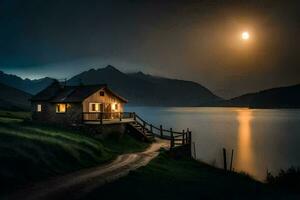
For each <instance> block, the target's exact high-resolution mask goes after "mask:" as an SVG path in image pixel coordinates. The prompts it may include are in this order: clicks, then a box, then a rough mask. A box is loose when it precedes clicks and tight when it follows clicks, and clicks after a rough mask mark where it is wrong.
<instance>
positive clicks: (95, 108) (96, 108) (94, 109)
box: [89, 103, 102, 112]
mask: <svg viewBox="0 0 300 200" xmlns="http://www.w3.org/2000/svg"><path fill="white" fill-rule="evenodd" d="M101 106H102V104H100V103H90V104H89V111H90V112H99V111H100V110H101Z"/></svg>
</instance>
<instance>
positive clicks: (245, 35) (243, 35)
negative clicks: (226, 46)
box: [242, 32, 250, 40]
mask: <svg viewBox="0 0 300 200" xmlns="http://www.w3.org/2000/svg"><path fill="white" fill-rule="evenodd" d="M249 37H250V35H249V33H248V32H243V33H242V39H243V40H249Z"/></svg>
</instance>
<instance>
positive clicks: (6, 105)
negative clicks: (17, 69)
mask: <svg viewBox="0 0 300 200" xmlns="http://www.w3.org/2000/svg"><path fill="white" fill-rule="evenodd" d="M0 91H1V92H0V109H2V110H29V109H30V102H29V99H30V98H31V95H30V94H28V93H26V92H23V91H21V90H19V89H16V88H13V87H10V86H8V85H5V84H2V83H0Z"/></svg>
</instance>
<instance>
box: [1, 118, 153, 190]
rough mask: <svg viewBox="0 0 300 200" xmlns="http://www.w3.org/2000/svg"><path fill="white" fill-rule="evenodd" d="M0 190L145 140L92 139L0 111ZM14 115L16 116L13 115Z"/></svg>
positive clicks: (137, 147) (139, 146)
mask: <svg viewBox="0 0 300 200" xmlns="http://www.w3.org/2000/svg"><path fill="white" fill-rule="evenodd" d="M0 113H1V116H2V117H0V192H1V193H3V192H4V191H6V192H7V191H13V190H14V189H16V187H20V186H22V185H24V184H28V183H30V182H35V181H39V180H42V179H46V178H49V177H51V176H56V175H59V174H66V173H68V172H72V171H75V170H79V169H82V168H87V167H91V166H95V165H98V164H102V163H105V162H108V161H110V160H112V159H114V158H115V157H116V156H117V155H118V154H122V153H128V152H132V151H142V150H144V149H145V148H146V147H147V146H148V144H145V143H141V142H140V141H137V140H135V139H133V138H131V137H130V136H127V135H124V136H123V137H122V138H118V139H117V138H113V137H110V138H107V139H102V140H100V139H95V138H92V137H89V136H85V135H84V134H80V133H75V132H73V131H69V130H64V129H62V128H57V127H50V126H45V125H36V124H31V123H28V122H23V120H22V118H26V117H28V115H27V114H25V113H23V114H21V113H11V114H8V115H9V117H7V116H5V117H3V115H2V114H3V113H5V112H0ZM15 117H17V118H15Z"/></svg>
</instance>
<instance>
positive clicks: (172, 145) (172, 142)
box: [170, 128, 174, 149]
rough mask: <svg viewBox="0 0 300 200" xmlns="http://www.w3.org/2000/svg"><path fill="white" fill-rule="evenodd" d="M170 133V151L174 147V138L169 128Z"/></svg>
mask: <svg viewBox="0 0 300 200" xmlns="http://www.w3.org/2000/svg"><path fill="white" fill-rule="evenodd" d="M170 133H171V149H172V148H173V147H174V136H173V130H172V128H170Z"/></svg>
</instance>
